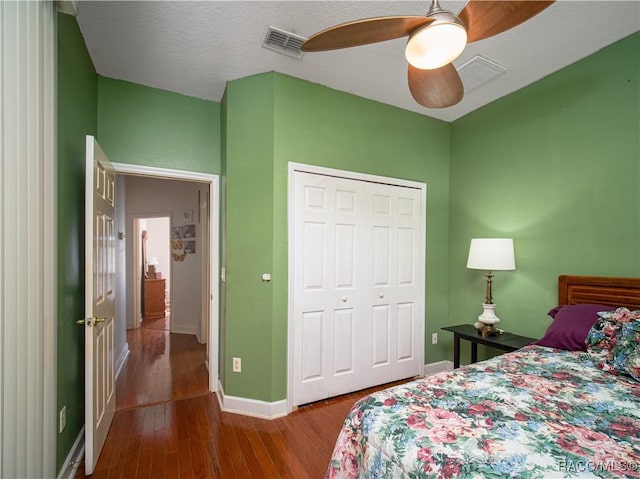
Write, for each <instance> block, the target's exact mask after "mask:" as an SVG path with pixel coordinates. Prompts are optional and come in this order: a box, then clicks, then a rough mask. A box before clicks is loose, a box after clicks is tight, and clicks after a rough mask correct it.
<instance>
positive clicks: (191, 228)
mask: <svg viewBox="0 0 640 479" xmlns="http://www.w3.org/2000/svg"><path fill="white" fill-rule="evenodd" d="M182 237H183V238H195V237H196V225H184V226H183V227H182Z"/></svg>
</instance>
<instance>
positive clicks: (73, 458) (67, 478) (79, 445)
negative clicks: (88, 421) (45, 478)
mask: <svg viewBox="0 0 640 479" xmlns="http://www.w3.org/2000/svg"><path fill="white" fill-rule="evenodd" d="M83 454H84V426H82V429H80V434H78V437H77V438H76V440H75V442H74V443H73V446H71V450H70V451H69V454H67V458H66V459H65V460H64V463H63V464H62V467H61V468H60V472H59V473H58V477H57V479H73V478H74V477H76V472H77V471H78V467H80V463H81V462H82V455H83Z"/></svg>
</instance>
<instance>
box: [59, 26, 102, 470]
mask: <svg viewBox="0 0 640 479" xmlns="http://www.w3.org/2000/svg"><path fill="white" fill-rule="evenodd" d="M57 48H58V238H57V240H58V324H57V334H58V338H57V341H58V343H57V347H58V364H57V369H58V375H57V410H58V411H59V410H60V409H61V408H62V407H63V406H66V407H67V427H66V428H65V430H64V431H63V432H62V433H61V434H58V441H57V448H56V449H57V451H56V459H57V470H60V467H61V466H62V463H63V462H64V460H65V458H66V456H67V454H68V452H69V450H71V446H72V445H73V442H74V441H75V440H76V438H77V437H78V434H79V433H80V430H81V429H82V426H83V424H84V329H83V328H82V327H79V326H78V325H77V324H76V321H77V320H79V319H82V318H83V317H84V163H85V135H95V134H96V132H97V95H98V89H97V81H98V77H97V75H96V71H95V69H94V68H93V63H92V62H91V58H90V57H89V53H88V52H87V49H86V47H85V44H84V40H83V38H82V35H81V33H80V29H79V28H78V24H77V23H76V20H75V18H73V17H71V16H69V15H62V14H58V45H57ZM56 430H57V428H56Z"/></svg>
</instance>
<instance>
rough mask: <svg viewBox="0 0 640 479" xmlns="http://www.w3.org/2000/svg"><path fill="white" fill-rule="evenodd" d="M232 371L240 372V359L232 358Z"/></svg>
mask: <svg viewBox="0 0 640 479" xmlns="http://www.w3.org/2000/svg"><path fill="white" fill-rule="evenodd" d="M233 372H234V373H241V372H242V359H240V358H233Z"/></svg>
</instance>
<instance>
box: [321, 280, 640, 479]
mask: <svg viewBox="0 0 640 479" xmlns="http://www.w3.org/2000/svg"><path fill="white" fill-rule="evenodd" d="M558 304H559V307H558V308H554V310H555V313H554V310H552V311H550V315H552V316H554V319H553V322H552V324H551V326H550V327H549V329H548V330H547V333H546V334H545V337H544V338H542V339H541V340H540V342H543V343H544V340H545V339H546V341H547V343H548V344H551V345H552V346H554V345H555V343H554V341H556V340H558V337H559V336H558V335H559V331H560V332H561V330H562V328H564V329H565V332H566V329H567V324H568V323H566V321H567V318H569V317H571V318H572V321H574V320H575V318H576V317H577V315H579V321H582V323H581V324H580V325H579V326H578V325H577V324H578V323H575V324H576V326H575V329H580V328H582V332H581V333H580V334H579V335H578V336H579V337H580V340H581V343H580V344H579V346H578V350H574V349H575V348H572V347H569V349H559V348H557V347H552V346H549V345H546V346H545V345H541V344H532V345H529V346H526V347H524V348H522V349H520V350H518V351H515V352H512V353H508V354H503V355H501V356H497V357H494V358H492V359H489V360H487V361H483V362H481V363H475V364H472V365H468V366H464V367H462V368H460V369H457V370H455V371H452V372H448V373H441V374H438V375H435V376H431V377H428V378H424V379H421V380H418V381H413V382H411V383H407V384H404V385H400V386H396V387H393V388H390V389H386V390H383V391H380V392H377V393H374V394H372V395H369V396H366V397H364V398H362V399H361V400H360V401H358V402H357V403H356V404H355V405H354V407H353V408H352V410H351V412H350V413H349V414H348V416H347V418H346V419H345V422H344V426H343V428H342V430H341V432H340V434H339V436H338V440H337V442H336V445H335V448H334V451H333V454H332V458H331V462H330V464H329V467H328V470H327V473H326V477H327V478H449V477H465V478H503V477H517V478H537V477H545V478H546V477H550V478H554V477H581V478H582V477H640V382H639V380H640V369H637V367H638V365H639V364H640V362H638V361H637V357H635V356H633V355H634V354H636V355H640V327H638V326H640V314H637V310H640V279H635V278H609V277H595V276H561V277H560V278H559V281H558ZM603 306H608V308H603ZM586 310H590V311H591V312H592V313H593V314H594V315H595V317H594V318H592V319H589V321H586V319H585V318H586V317H587V315H586V313H585V311H586ZM594 311H596V312H594ZM578 313H579V314H578ZM561 320H562V321H564V322H565V324H564V326H558V325H559V324H560V322H561ZM585 321H586V323H587V324H586V325H585V324H584V323H585ZM572 324H573V323H572ZM554 325H555V326H557V327H556V329H555V331H554V330H553V326H554ZM585 328H588V329H585ZM616 328H617V329H616ZM634 328H636V329H634ZM585 331H587V332H586V333H585ZM623 331H624V334H623ZM629 331H631V333H629ZM634 331H636V333H637V334H636V336H634V335H633V334H635V333H634ZM570 332H572V331H570ZM583 333H584V334H586V343H585V336H582V334H583ZM553 334H556V337H554V336H553ZM625 335H626V336H625ZM569 339H571V338H569ZM562 340H567V337H566V335H565V336H562ZM573 340H575V338H573ZM634 341H635V343H634ZM569 342H571V341H569ZM623 346H624V347H623ZM563 347H564V345H563ZM585 349H586V350H585ZM612 351H613V353H612ZM634 357H635V358H636V359H633V358H634ZM621 358H622V359H621ZM632 360H633V361H636V363H633V361H632ZM630 364H632V365H635V367H636V369H628V371H627V370H626V369H624V367H626V368H631V366H630ZM616 368H622V369H616ZM629 372H630V373H629ZM627 373H629V374H627ZM634 374H635V378H634V376H633V375H634Z"/></svg>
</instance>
